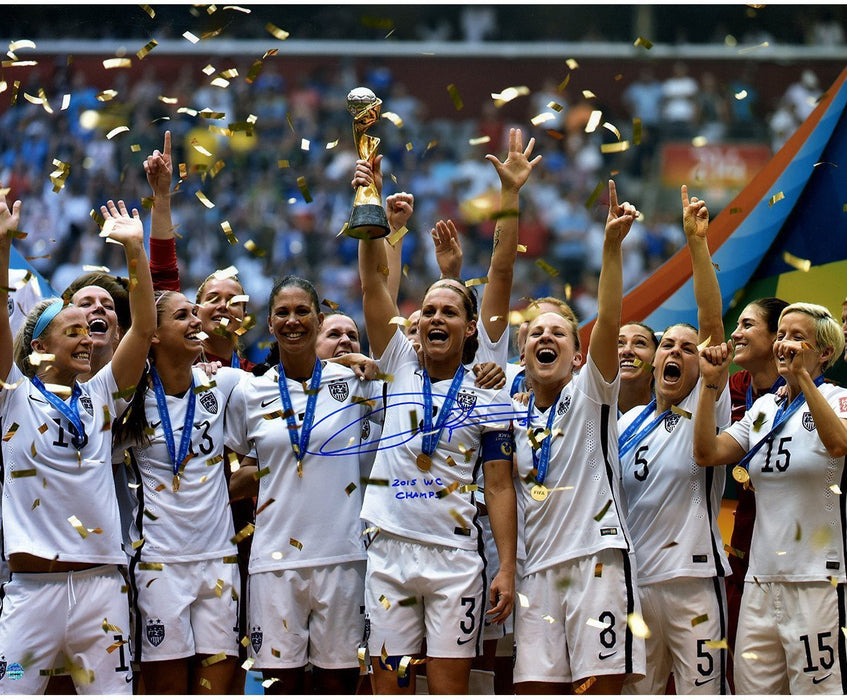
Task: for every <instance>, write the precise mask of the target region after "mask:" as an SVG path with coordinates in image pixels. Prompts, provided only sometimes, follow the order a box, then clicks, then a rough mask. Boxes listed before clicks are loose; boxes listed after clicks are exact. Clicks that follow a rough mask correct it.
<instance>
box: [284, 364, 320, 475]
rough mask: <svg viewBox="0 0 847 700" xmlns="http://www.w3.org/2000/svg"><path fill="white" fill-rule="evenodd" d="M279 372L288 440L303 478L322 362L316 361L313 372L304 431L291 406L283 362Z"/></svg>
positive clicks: (304, 416)
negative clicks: (303, 465) (299, 428)
mask: <svg viewBox="0 0 847 700" xmlns="http://www.w3.org/2000/svg"><path fill="white" fill-rule="evenodd" d="M278 371H279V376H278V377H277V384H278V385H279V398H280V400H281V401H282V407H283V408H284V409H285V422H286V423H287V424H288V439H289V440H290V441H291V449H292V451H293V452H294V456H295V457H296V458H297V475H298V476H303V469H302V461H303V457H305V456H306V450H307V449H308V448H309V437H310V436H311V433H312V423H314V421H315V406H317V403H318V389H319V388H320V385H321V372H322V366H321V361H320V359H317V358H316V359H315V368H314V369H313V370H312V380H311V382H309V394H308V396H307V398H306V413H305V414H304V415H303V425H302V426H301V427H302V430H298V429H297V420H296V416H295V415H294V408H293V406H292V404H291V395H290V394H289V393H288V386H287V384H286V379H285V370H284V369H283V368H282V362H280V363H279V366H278Z"/></svg>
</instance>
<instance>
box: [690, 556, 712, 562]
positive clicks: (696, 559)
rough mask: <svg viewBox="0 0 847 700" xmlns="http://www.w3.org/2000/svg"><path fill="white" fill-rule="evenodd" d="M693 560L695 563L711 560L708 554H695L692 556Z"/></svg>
mask: <svg viewBox="0 0 847 700" xmlns="http://www.w3.org/2000/svg"><path fill="white" fill-rule="evenodd" d="M691 561H692V562H694V563H695V564H706V563H707V562H708V561H709V555H708V554H694V555H692V557H691Z"/></svg>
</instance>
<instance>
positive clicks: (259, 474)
mask: <svg viewBox="0 0 847 700" xmlns="http://www.w3.org/2000/svg"><path fill="white" fill-rule="evenodd" d="M270 473H271V468H270V467H265V468H264V469H260V470H259V471H257V472H256V473H255V474H254V475H253V478H254V479H255V480H256V481H258V480H259V479H262V478H264V477H266V476H267V475H268V474H270Z"/></svg>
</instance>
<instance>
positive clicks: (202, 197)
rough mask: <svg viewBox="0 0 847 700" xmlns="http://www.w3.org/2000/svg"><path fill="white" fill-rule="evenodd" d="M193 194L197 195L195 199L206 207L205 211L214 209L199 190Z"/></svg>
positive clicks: (212, 204)
mask: <svg viewBox="0 0 847 700" xmlns="http://www.w3.org/2000/svg"><path fill="white" fill-rule="evenodd" d="M195 194H196V195H197V199H199V200H200V201H201V202H202V203H203V206H204V207H206V209H214V208H215V205H214V203H213V202H211V201H210V200H209V199H208V197H206V195H205V194H203V193H202V192H201V191H200V190H197V192H196V193H195Z"/></svg>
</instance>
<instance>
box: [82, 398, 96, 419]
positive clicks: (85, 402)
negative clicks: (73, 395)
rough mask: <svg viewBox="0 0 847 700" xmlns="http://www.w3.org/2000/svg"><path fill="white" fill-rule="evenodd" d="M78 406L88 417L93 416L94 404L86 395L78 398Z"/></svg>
mask: <svg viewBox="0 0 847 700" xmlns="http://www.w3.org/2000/svg"><path fill="white" fill-rule="evenodd" d="M79 404H80V406H82V407H83V408H84V409H85V412H86V413H87V414H88V415H89V416H93V415H94V404H93V403H92V401H91V397H90V396H89V395H88V394H83V395H82V396H80V397H79Z"/></svg>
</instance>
